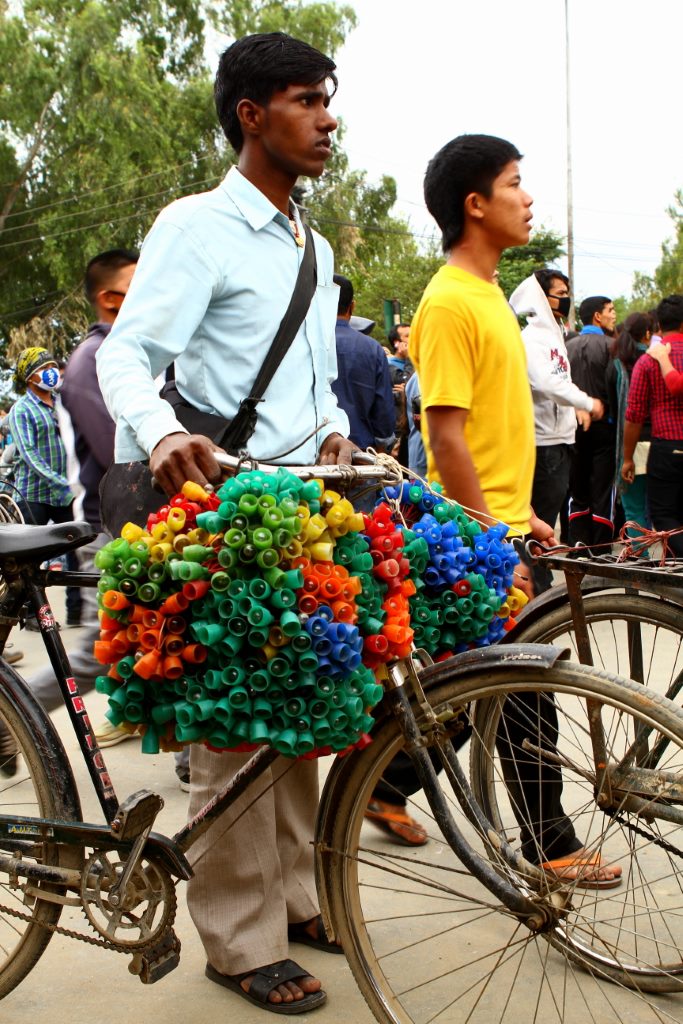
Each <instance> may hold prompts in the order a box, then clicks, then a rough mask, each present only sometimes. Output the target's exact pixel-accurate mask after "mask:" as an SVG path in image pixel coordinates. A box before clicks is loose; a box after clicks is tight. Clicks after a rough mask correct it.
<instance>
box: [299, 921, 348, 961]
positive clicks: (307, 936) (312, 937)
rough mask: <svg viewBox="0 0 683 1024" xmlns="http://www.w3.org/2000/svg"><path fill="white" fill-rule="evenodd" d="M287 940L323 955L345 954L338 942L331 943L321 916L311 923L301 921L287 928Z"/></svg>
mask: <svg viewBox="0 0 683 1024" xmlns="http://www.w3.org/2000/svg"><path fill="white" fill-rule="evenodd" d="M287 938H288V939H289V941H290V942H298V943H299V944H300V945H302V946H312V948H313V949H320V950H322V952H323V953H343V952H344V950H343V949H342V948H341V946H340V945H339V943H338V942H330V940H329V939H328V937H327V933H326V931H325V925H324V924H323V919H322V917H321V916H320V914H316V916H315V917H312V918H311V920H310V921H300V922H297V923H296V924H290V925H288V926H287Z"/></svg>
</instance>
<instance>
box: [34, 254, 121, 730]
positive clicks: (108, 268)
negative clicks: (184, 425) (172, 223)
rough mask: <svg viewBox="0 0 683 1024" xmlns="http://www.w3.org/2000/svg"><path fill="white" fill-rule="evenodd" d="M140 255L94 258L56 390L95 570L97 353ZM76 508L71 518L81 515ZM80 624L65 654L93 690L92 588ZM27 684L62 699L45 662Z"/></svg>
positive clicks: (84, 560)
mask: <svg viewBox="0 0 683 1024" xmlns="http://www.w3.org/2000/svg"><path fill="white" fill-rule="evenodd" d="M137 260H138V254H137V253H136V252H133V251H132V250H129V249H111V250H109V251H108V252H104V253H100V254H99V255H98V256H95V257H94V258H93V259H92V260H91V261H90V263H89V264H88V266H87V269H86V272H85V294H86V296H87V298H88V300H89V302H90V304H91V305H92V307H93V309H94V310H95V313H96V315H97V322H96V323H94V324H93V325H92V327H90V329H89V330H88V333H87V334H86V336H85V338H84V339H83V341H82V342H81V343H80V345H79V346H78V348H77V349H76V351H75V352H74V353H73V355H72V356H71V358H70V359H69V362H68V363H67V366H66V370H65V373H64V383H63V385H62V389H61V392H60V395H61V399H62V405H63V407H64V409H66V411H67V412H68V414H69V416H70V418H71V423H72V426H73V432H74V447H75V451H76V457H77V459H78V463H79V474H78V475H79V479H80V482H81V484H82V486H83V494H82V495H81V497H80V498H79V501H82V509H81V510H80V512H81V516H82V518H83V519H85V520H86V521H87V522H88V523H90V525H91V526H92V527H93V528H94V529H96V530H97V531H98V536H97V537H96V539H95V540H94V541H92V543H90V544H86V545H85V546H84V547H82V548H80V549H79V551H78V561H79V568H80V569H81V570H82V571H83V572H94V571H95V570H94V565H95V563H94V559H95V555H96V553H97V551H98V550H99V548H101V547H102V546H103V545H104V544H106V542H107V541H108V540H110V539H111V538H110V537H109V536H108V535H107V534H105V533H104V532H103V531H102V524H101V522H100V498H99V486H100V480H101V479H102V476H103V475H104V472H105V470H106V469H107V467H108V466H109V464H110V462H111V461H112V460H113V458H114V430H115V427H114V421H113V420H112V418H111V416H110V415H109V412H108V411H107V407H106V406H105V404H104V401H103V399H102V392H101V391H100V386H99V383H98V380H97V372H96V369H95V355H96V353H97V350H98V349H99V348H100V346H101V345H102V344H103V342H104V341H105V340H106V337H107V335H108V334H109V331H110V330H111V327H112V324H113V323H114V321H115V319H116V317H117V314H118V311H119V309H120V307H121V303H122V302H123V300H124V297H125V295H126V292H127V291H128V286H129V285H130V282H131V278H132V277H133V271H134V270H135V265H136V263H137ZM78 512H79V510H78V509H74V518H80V517H81V516H79V515H78ZM82 595H83V608H82V613H81V622H82V625H83V626H84V627H85V628H84V630H83V634H82V636H81V638H80V645H79V647H78V648H77V649H76V650H74V651H70V652H69V661H70V663H71V668H72V671H73V675H74V678H75V679H76V682H77V684H78V687H79V689H80V690H82V691H84V690H91V689H92V688H93V686H94V685H95V677H96V676H98V675H100V674H101V671H102V666H101V665H100V664H99V663H98V662H97V661H95V658H94V655H93V653H92V652H93V643H94V641H95V640H97V639H98V637H99V622H98V618H97V600H96V596H95V591H94V590H93V589H92V588H89V587H84V588H83V589H82ZM29 686H30V687H31V689H32V690H33V692H34V693H35V695H36V696H37V697H38V699H39V700H40V701H41V703H42V704H43V706H44V707H45V708H46V709H47V710H48V711H52V710H54V709H55V708H58V707H60V706H61V703H62V698H61V694H60V692H59V689H58V687H57V685H56V681H55V674H54V672H53V670H52V668H50V667H49V666H48V667H46V668H43V669H41V670H40V671H39V672H37V673H36V674H35V675H34V676H32V677H31V678H30V679H29ZM129 736H130V733H127V732H124V731H123V730H118V729H115V728H114V727H113V726H111V725H110V723H109V722H107V723H106V724H105V725H104V726H103V727H102V729H101V730H99V729H98V731H97V740H98V743H99V744H100V746H111V745H112V744H113V743H118V742H120V740H122V739H128V738H129Z"/></svg>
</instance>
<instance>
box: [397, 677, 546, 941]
mask: <svg viewBox="0 0 683 1024" xmlns="http://www.w3.org/2000/svg"><path fill="white" fill-rule="evenodd" d="M407 686H409V687H410V688H411V689H412V690H413V692H414V694H415V697H416V699H417V702H418V705H419V708H420V718H419V722H418V719H417V718H416V716H415V713H414V712H413V709H412V707H411V702H410V696H409V694H408V693H407V692H406V689H407ZM385 692H386V698H385V699H386V701H387V703H388V705H389V707H390V709H391V711H392V714H393V715H394V716H395V717H396V718H397V720H398V722H399V725H400V728H401V732H402V734H403V735H404V737H405V739H406V744H405V749H406V752H407V753H408V755H409V757H410V759H411V761H412V763H413V766H414V768H415V771H416V772H417V776H418V778H419V780H420V784H421V786H422V788H423V790H424V793H425V795H426V797H427V800H428V802H429V806H430V808H431V810H432V812H433V814H434V817H435V819H436V822H437V824H438V826H439V828H440V830H441V833H442V835H443V836H444V838H445V839H446V841H447V843H448V845H449V846H450V847H451V849H452V850H453V851H454V853H455V854H456V856H457V857H458V859H459V860H460V861H461V863H462V864H463V865H464V866H465V867H466V868H467V870H468V871H469V872H470V873H471V874H472V875H473V876H474V877H475V878H476V879H477V880H478V881H479V882H481V884H482V885H483V886H484V887H485V888H486V889H487V890H488V891H489V892H491V893H492V894H493V895H494V896H495V897H496V898H497V899H498V900H500V902H501V903H502V904H503V905H504V906H505V907H507V908H508V910H511V911H512V913H513V914H515V915H516V916H517V917H518V918H519V919H520V920H521V921H523V922H524V923H525V924H526V926H527V927H528V928H529V929H530V930H531V931H534V932H541V931H548V930H550V929H552V928H554V927H556V925H557V924H558V922H559V920H560V918H561V916H562V911H563V910H564V908H565V905H566V897H565V896H563V894H562V893H561V892H558V893H556V894H555V893H553V894H551V897H550V899H548V898H547V897H546V898H544V899H543V901H542V902H536V901H535V900H534V899H533V898H532V897H529V896H525V895H524V894H523V893H521V892H520V891H519V889H518V888H516V887H515V886H513V885H512V884H510V882H508V881H507V880H506V879H505V878H504V877H503V876H502V875H501V873H500V871H498V870H496V869H495V868H494V866H493V865H492V863H491V862H490V861H489V860H488V859H486V858H485V857H482V856H481V855H480V854H478V853H477V852H476V851H475V850H474V849H473V848H472V847H471V845H470V844H469V843H468V842H467V840H466V839H465V837H464V836H463V834H462V832H461V831H460V829H459V828H458V826H457V825H456V823H455V820H454V818H453V815H452V814H451V810H450V808H449V806H448V802H447V800H446V799H445V797H444V794H443V793H442V791H441V787H440V784H439V780H438V778H437V774H436V772H435V770H434V765H433V764H432V761H431V758H430V756H429V753H428V746H429V744H430V743H431V744H432V745H433V746H434V747H435V748H436V750H437V751H438V753H439V758H440V760H441V762H442V765H443V768H444V771H445V772H446V775H447V777H448V779H449V781H450V783H451V785H452V786H453V789H454V792H455V794H456V796H457V798H458V802H459V803H460V806H461V807H462V809H463V812H464V814H465V816H466V817H467V819H468V820H469V821H470V823H471V824H472V825H473V826H474V827H475V828H476V830H477V832H478V834H479V835H480V836H481V837H482V838H483V839H484V841H485V842H486V843H487V844H488V845H489V846H490V847H491V849H492V850H493V851H495V853H496V855H497V856H498V857H499V858H501V859H502V860H503V861H504V862H505V863H507V864H508V865H509V866H510V867H511V868H512V869H513V870H514V871H516V872H518V873H520V874H522V875H523V876H525V877H526V878H527V879H528V881H529V883H530V887H532V886H533V885H534V879H535V878H537V879H538V880H540V879H541V877H542V872H541V871H540V869H538V868H536V867H534V866H533V865H531V864H529V863H528V862H527V861H526V860H524V858H522V856H521V855H520V854H518V853H516V852H515V851H514V850H513V849H512V848H511V847H510V846H509V844H508V843H507V842H506V841H505V840H504V839H503V838H502V837H501V836H500V835H499V834H498V833H497V832H496V831H495V830H494V829H493V827H492V826H491V823H490V822H489V821H487V819H486V818H485V817H484V815H483V813H482V811H481V809H480V807H479V805H478V804H477V802H476V800H475V798H474V795H473V793H472V791H471V789H470V785H469V782H468V781H467V778H466V776H465V774H464V772H463V770H462V768H461V766H460V763H459V761H458V758H457V757H456V755H455V753H454V751H453V748H452V745H451V743H450V739H449V737H448V734H447V731H446V729H445V728H444V724H443V722H442V721H440V720H439V718H438V717H437V716H436V715H435V714H434V710H433V709H432V707H431V705H430V704H429V702H428V700H427V698H426V696H425V694H424V691H423V689H422V684H421V682H420V679H419V677H418V675H417V672H416V670H415V666H414V663H413V661H412V659H410V660H406V661H402V662H396V663H395V664H394V665H391V666H390V667H389V669H388V678H387V679H386V681H385Z"/></svg>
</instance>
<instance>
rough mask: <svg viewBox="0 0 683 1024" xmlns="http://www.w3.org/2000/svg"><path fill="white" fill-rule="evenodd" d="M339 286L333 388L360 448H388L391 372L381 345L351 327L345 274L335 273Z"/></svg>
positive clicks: (391, 423) (391, 427)
mask: <svg viewBox="0 0 683 1024" xmlns="http://www.w3.org/2000/svg"><path fill="white" fill-rule="evenodd" d="M334 283H335V284H338V285H339V303H338V307H337V326H336V328H335V337H336V341H337V379H336V380H335V381H334V382H333V384H332V390H333V391H334V393H335V395H336V396H337V401H338V402H339V405H340V406H341V408H342V409H343V410H344V412H345V413H346V415H347V416H348V417H349V423H350V425H351V430H350V433H349V437H350V438H351V440H352V441H353V443H354V444H357V445H358V447H359V448H368V447H370V446H372V447H373V448H377V449H378V450H382V451H384V450H386V449H387V448H390V447H391V445H392V443H393V439H394V430H395V428H396V415H395V413H394V397H393V393H392V390H391V375H390V372H389V365H388V363H387V359H386V356H385V355H384V352H383V351H382V347H381V345H379V344H378V342H376V341H374V340H373V339H372V338H368V337H366V335H365V334H361V333H360V331H356V330H354V329H353V327H351V325H350V323H349V320H350V318H351V316H352V314H353V311H354V308H355V305H356V303H355V302H354V298H353V285H352V284H351V282H350V281H349V279H348V278H347V277H342V275H341V274H335V275H334Z"/></svg>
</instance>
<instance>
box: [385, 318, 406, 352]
mask: <svg viewBox="0 0 683 1024" xmlns="http://www.w3.org/2000/svg"><path fill="white" fill-rule="evenodd" d="M403 327H410V324H394V326H393V327H392V328H391V330H390V331H389V333H388V334H387V341H388V342H389V344H390V345H391V348H392V351H394V352H395V351H396V345H397V343H398V342H399V341H400V340H401V335H400V334H399V333H398V332H399V330H400V329H401V328H403Z"/></svg>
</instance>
